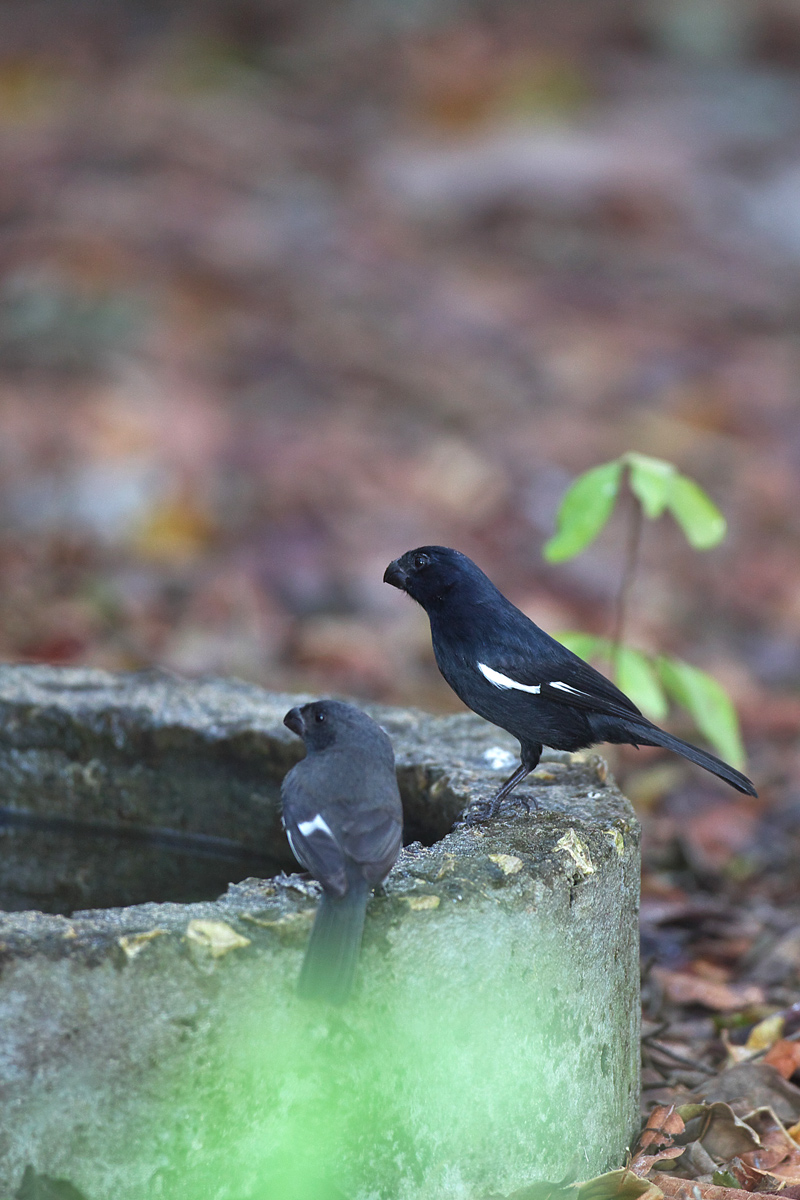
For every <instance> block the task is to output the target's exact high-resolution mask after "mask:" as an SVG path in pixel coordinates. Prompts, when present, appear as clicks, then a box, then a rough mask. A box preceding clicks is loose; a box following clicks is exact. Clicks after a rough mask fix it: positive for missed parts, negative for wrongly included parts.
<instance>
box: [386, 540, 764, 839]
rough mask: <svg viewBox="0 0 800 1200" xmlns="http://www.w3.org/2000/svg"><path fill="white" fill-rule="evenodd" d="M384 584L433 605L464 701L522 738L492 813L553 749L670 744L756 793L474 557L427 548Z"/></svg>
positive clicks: (435, 629)
mask: <svg viewBox="0 0 800 1200" xmlns="http://www.w3.org/2000/svg"><path fill="white" fill-rule="evenodd" d="M383 579H384V582H385V583H390V584H391V585H392V587H396V588H400V590H401V591H404V592H407V593H408V595H409V596H411V597H412V599H414V600H416V601H417V603H418V604H421V605H422V607H423V608H424V609H425V612H426V613H427V614H428V617H429V619H430V623H431V638H432V641H433V652H434V654H435V656H436V662H437V664H438V667H439V670H440V671H441V673H442V675H444V677H445V679H446V680H447V682H448V683H449V684H450V687H451V688H452V689H453V691H454V692H455V693H456V695H457V696H460V697H461V699H462V700H463V701H464V703H465V704H466V705H467V706H468V707H469V708H471V709H472V710H473V712H476V713H478V715H479V716H481V717H485V718H486V720H487V721H491V722H492V724H493V725H499V726H500V728H501V729H505V730H507V731H508V732H509V733H511V734H513V736H514V737H515V738H517V739H518V741H519V744H520V747H521V754H520V758H521V763H520V766H519V767H518V768H517V770H516V771H515V772H514V774H513V775H512V776H511V777H510V779H508V780H507V781H506V782H505V783H504V784H503V786H502V787H501V788H500V790H499V792H498V793H497V795H496V796H495V797H494V799H493V800H492V802H491V805H490V807H489V812H488V814H487V815H488V816H493V815H494V813H495V812H496V811H497V809H498V807H499V805H500V803H501V801H502V800H504V799H505V797H506V796H507V795H508V794H509V792H510V791H511V790H512V789H513V788H515V787H516V786H517V784H518V783H521V782H522V780H523V779H524V778H525V776H526V775H527V774H529V772H531V771H532V770H533V768H534V767H535V766H536V764H537V763H538V761H539V757H540V755H541V753H542V749H543V747H544V746H550V747H551V748H552V749H554V750H582V749H583V748H584V747H585V746H593V745H594V744H595V743H596V742H618V743H619V742H625V743H628V744H630V745H632V746H663V747H665V748H666V749H667V750H674V751H675V752H676V753H678V754H682V755H683V757H684V758H688V759H689V760H690V761H691V762H693V763H697V765H698V766H700V767H705V769H706V770H707V771H711V772H712V774H714V775H718V776H719V778H720V779H724V780H725V781H726V783H729V784H731V786H732V787H735V788H736V789H737V791H739V792H745V793H746V794H747V795H748V796H755V795H756V790H755V788H754V787H753V785H752V783H751V782H750V780H749V779H748V778H747V776H746V775H742V773H741V772H740V771H737V770H735V769H734V768H733V767H730V766H728V764H727V763H724V762H723V761H722V760H721V759H719V758H716V757H715V755H713V754H709V753H708V752H707V751H706V750H700V749H699V748H698V747H697V746H692V745H691V744H690V743H689V742H684V741H682V740H681V738H677V737H673V735H672V734H671V733H666V732H665V731H664V730H663V729H659V727H658V726H657V725H654V724H653V722H652V721H649V720H648V719H647V717H645V716H643V715H642V713H641V712H640V711H639V709H638V708H637V707H636V705H635V704H634V703H633V702H632V701H631V700H629V699H628V697H627V696H626V695H625V693H624V692H621V691H620V690H619V688H617V687H615V686H614V684H613V683H611V682H610V681H609V680H608V679H606V678H605V676H604V675H601V674H600V672H599V671H595V669H594V667H590V666H589V664H588V663H586V662H584V661H583V659H582V658H578V656H577V654H573V653H572V651H571V650H567V648H566V646H562V645H561V643H560V642H557V641H556V640H555V638H551V637H550V636H549V634H546V633H545V632H544V630H543V629H540V628H539V626H538V625H534V623H533V621H531V620H530V619H529V618H528V617H526V616H525V614H524V613H523V612H520V610H519V609H518V608H516V607H515V605H513V604H512V603H511V601H510V600H507V599H506V598H505V596H504V595H503V594H502V593H501V592H499V591H498V590H497V588H496V587H495V586H494V584H493V583H492V581H491V580H490V579H489V578H488V577H487V576H486V575H484V573H483V571H481V569H480V568H479V567H477V566H476V565H475V563H474V562H472V560H471V559H469V558H467V556H466V555H465V554H461V553H460V552H459V551H458V550H450V549H448V548H447V547H446V546H420V547H419V549H417V550H409V551H408V553H407V554H404V555H403V556H402V558H398V559H395V561H394V562H392V563H389V566H388V567H387V568H386V573H385V574H384V576H383Z"/></svg>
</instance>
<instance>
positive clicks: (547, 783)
mask: <svg viewBox="0 0 800 1200" xmlns="http://www.w3.org/2000/svg"><path fill="white" fill-rule="evenodd" d="M295 701H296V698H295V697H287V696H274V695H270V694H268V693H265V692H263V691H261V690H259V689H257V688H254V687H248V686H246V685H243V684H238V683H235V682H226V681H209V682H203V683H197V684H187V683H179V682H175V681H171V680H166V679H162V678H156V679H152V678H150V679H142V678H141V677H130V676H128V677H126V676H108V675H105V674H102V673H99V672H84V671H80V672H78V671H55V670H50V669H45V668H5V669H3V670H0V720H2V722H3V726H2V727H3V728H4V729H6V730H8V731H10V732H7V733H6V734H4V735H0V786H2V789H3V794H2V800H1V801H0V803H2V805H3V806H4V807H14V806H15V805H16V806H22V805H24V804H29V803H34V802H35V803H36V804H37V805H38V808H37V811H38V812H39V813H40V814H41V813H45V814H53V813H58V814H60V815H62V816H63V815H70V814H72V815H75V816H78V817H80V818H82V819H86V817H87V812H90V813H91V817H92V819H94V820H101V819H110V817H111V816H112V815H114V817H115V819H117V820H124V821H130V822H136V821H138V822H140V823H143V824H148V825H154V824H158V825H159V826H162V827H163V826H164V825H168V826H169V827H170V828H177V829H182V830H187V829H188V830H190V831H193V832H196V833H201V834H202V833H205V832H208V833H212V834H214V835H215V836H222V837H229V838H235V839H236V840H238V841H240V842H242V843H243V844H247V845H254V844H256V843H257V841H258V838H259V837H263V838H268V837H270V836H272V837H274V838H277V837H278V836H279V835H278V834H277V833H275V829H276V821H277V789H278V784H279V781H280V778H281V776H282V774H283V773H284V772H285V770H286V769H288V767H289V766H290V765H291V763H292V762H293V761H294V759H295V757H296V756H297V753H298V747H297V746H296V745H295V744H294V739H292V738H291V735H290V734H289V733H288V731H287V730H285V729H284V728H283V726H282V724H281V721H282V717H283V714H284V712H285V711H286V710H287V708H288V707H290V706H291V704H292V703H294V702H295ZM371 711H372V712H373V713H374V715H377V716H378V718H379V719H380V720H381V721H382V722H383V724H384V725H385V726H386V727H387V729H388V730H389V732H390V734H391V735H392V738H393V740H394V742H395V746H396V750H397V756H398V774H399V777H400V780H401V783H402V786H403V791H404V799H405V801H406V804H407V808H408V811H409V815H410V818H411V822H412V823H413V825H414V828H415V830H418V831H419V835H420V836H426V837H428V838H434V837H438V840H435V841H434V842H433V844H432V845H430V846H423V845H420V844H415V845H412V846H410V847H408V848H407V849H406V850H405V851H404V852H403V855H402V856H401V859H400V861H399V862H398V865H397V867H396V868H395V870H394V871H393V872H392V874H391V876H390V877H389V880H388V881H387V884H386V887H385V890H384V892H383V893H382V894H380V895H378V896H376V897H375V898H374V900H373V901H372V902H371V904H370V909H369V914H368V920H367V927H366V931H365V941H364V950H363V956H362V961H361V966H360V972H359V981H358V985H357V989H356V994H355V996H354V998H353V1001H352V1002H351V1003H350V1004H348V1005H346V1006H344V1007H343V1008H342V1009H339V1010H326V1009H325V1008H324V1007H322V1006H319V1005H308V1004H303V1003H301V1002H300V1001H299V1000H298V999H297V997H296V996H295V994H294V982H295V980H296V977H297V973H298V970H299V965H300V961H301V957H302V952H303V945H304V941H305V937H306V936H307V932H308V928H309V925H310V920H311V916H312V913H313V907H314V904H315V902H316V895H317V891H316V886H315V885H313V884H310V883H308V882H307V881H305V880H304V879H303V878H301V877H300V876H297V875H289V876H281V875H279V876H277V877H275V878H273V879H269V880H255V879H248V880H245V881H243V882H239V883H234V884H233V885H232V886H231V887H230V888H229V889H228V891H227V893H226V894H225V895H224V896H223V897H221V898H220V899H219V900H217V901H206V902H202V903H196V904H188V905H182V904H175V903H170V904H152V903H151V904H143V905H137V906H134V907H127V908H126V907H121V908H114V909H108V910H101V911H91V912H81V913H77V914H72V915H71V916H58V915H43V914H41V913H13V914H10V913H9V914H6V915H3V916H0V956H1V961H2V973H1V974H0V1097H1V1098H2V1101H3V1107H4V1111H5V1112H6V1114H8V1115H9V1118H10V1119H8V1120H6V1121H4V1122H3V1127H2V1130H1V1131H0V1194H2V1193H3V1192H7V1193H9V1194H11V1193H13V1191H14V1190H15V1189H16V1188H17V1187H18V1186H19V1181H20V1179H21V1177H22V1174H23V1171H24V1168H25V1166H26V1165H27V1164H28V1163H31V1164H32V1165H33V1166H34V1167H35V1168H36V1170H37V1171H40V1172H43V1173H46V1174H48V1175H50V1176H56V1177H58V1176H60V1177H63V1178H68V1179H70V1180H71V1181H72V1182H73V1183H74V1184H75V1185H76V1186H77V1187H79V1188H80V1189H81V1190H82V1191H83V1192H84V1193H85V1194H86V1196H87V1197H88V1200H104V1198H105V1197H108V1196H112V1195H113V1196H114V1197H115V1198H118V1200H134V1198H135V1200H140V1198H142V1197H148V1196H162V1197H166V1198H167V1200H217V1198H219V1200H223V1198H225V1200H228V1198H229V1200H251V1198H252V1200H268V1198H269V1200H271V1198H272V1197H275V1198H276V1200H277V1198H278V1197H280V1198H281V1200H289V1198H290V1197H303V1198H305V1197H308V1198H309V1200H311V1198H312V1197H313V1200H324V1198H325V1197H326V1196H331V1197H334V1196H338V1197H341V1196H345V1197H349V1198H351V1200H362V1198H363V1200H367V1198H370V1200H371V1198H377V1197H381V1198H384V1197H385V1198H386V1200H390V1198H391V1200H434V1198H435V1200H439V1198H441V1200H445V1198H446V1200H461V1198H462V1197H463V1200H478V1198H479V1197H482V1196H483V1195H485V1194H489V1193H495V1194H496V1193H501V1194H502V1193H508V1192H510V1191H513V1190H514V1189H516V1188H520V1187H522V1186H524V1185H525V1184H528V1183H531V1182H534V1181H536V1180H543V1179H551V1180H552V1179H558V1178H562V1177H563V1176H565V1175H567V1174H570V1173H571V1174H573V1175H574V1176H576V1177H578V1178H587V1177H589V1176H591V1175H593V1174H596V1173H598V1172H600V1171H602V1170H603V1169H605V1168H607V1167H613V1166H617V1165H620V1164H621V1162H622V1160H623V1158H624V1153H625V1149H626V1146H627V1145H628V1144H629V1142H630V1139H631V1137H632V1135H633V1132H634V1129H635V1126H636V1118H637V1101H638V1011H639V1009H638V963H637V923H636V911H637V898H638V869H639V860H638V829H637V826H636V823H635V820H634V818H633V815H632V812H631V810H630V807H629V805H628V804H627V802H626V801H625V800H624V798H623V797H622V796H621V795H620V793H619V792H618V791H617V789H616V788H615V787H614V785H613V783H611V782H610V781H608V780H603V779H602V778H601V775H602V772H600V773H598V770H597V769H596V767H595V766H594V765H592V764H588V765H579V766H578V765H576V766H565V765H559V764H555V765H552V766H548V767H547V768H546V769H545V770H544V771H543V772H541V774H540V777H538V778H537V776H534V777H533V778H532V780H531V783H530V786H529V787H526V788H523V789H521V793H522V796H523V797H525V798H528V799H531V798H534V797H535V799H536V801H537V803H538V805H539V808H538V810H537V811H534V812H532V813H531V814H530V815H528V814H521V815H517V816H514V817H513V819H503V820H497V821H495V822H494V823H493V824H491V825H488V826H483V827H476V828H473V829H466V830H461V831H458V832H455V833H450V834H445V833H444V830H445V829H447V828H448V827H449V826H450V824H451V822H452V820H453V818H454V817H455V815H456V814H457V812H458V811H459V810H460V809H461V808H462V807H463V806H464V805H465V804H466V803H468V802H470V801H471V800H474V799H479V798H484V797H485V796H486V795H488V794H489V793H490V792H491V790H492V789H493V788H494V787H495V786H496V783H497V779H498V777H499V775H500V774H501V772H498V771H495V770H492V769H490V767H489V765H487V764H488V763H489V762H497V761H498V759H500V760H501V759H502V753H501V752H502V751H503V750H504V749H505V750H513V743H510V742H509V741H508V740H507V739H504V737H503V735H501V734H499V732H498V731H497V730H495V729H493V728H492V727H490V726H487V725H486V724H485V723H484V722H482V721H480V720H479V719H478V718H475V717H473V716H471V715H465V716H457V717H447V718H431V717H428V716H426V715H425V714H421V713H417V712H411V711H408V710H391V709H371ZM159 747H161V748H162V749H163V751H164V757H163V759H161V758H160V757H159ZM176 748H178V749H179V753H178V752H177V750H176ZM42 755H45V756H50V757H49V762H50V764H51V768H52V764H53V763H55V762H56V761H57V763H58V765H57V766H56V767H55V768H52V769H53V770H55V776H58V775H59V774H63V775H64V776H65V778H66V783H65V787H64V791H63V792H62V793H59V791H58V786H57V778H56V777H54V775H53V773H52V770H51V773H50V774H48V776H47V779H46V786H45V787H43V788H42V790H41V792H37V790H36V783H35V763H36V762H39V763H40V762H41V761H42V757H41V756H42ZM237 756H239V757H237ZM190 759H194V765H193V766H192V767H191V769H188V768H187V766H186V764H187V763H188V762H189V760H190ZM209 762H210V763H211V764H212V765H213V763H215V762H224V763H227V764H229V766H230V773H231V778H230V780H228V779H227V777H226V775H225V772H220V773H219V774H215V775H214V777H213V778H214V787H215V791H216V803H215V804H213V803H212V799H213V796H212V794H211V792H209V791H208V790H206V791H203V790H202V789H201V802H200V803H199V805H198V806H197V807H196V808H195V806H194V804H193V790H194V788H195V787H196V786H197V781H198V775H199V773H201V771H202V767H203V764H204V763H209ZM140 763H141V770H140V771H137V769H138V768H139V766H140ZM90 764H92V765H91V768H90V772H89V774H90V777H91V776H93V777H95V778H96V777H98V776H100V777H101V778H102V780H103V783H102V787H100V788H99V791H98V790H96V789H94V787H87V785H86V784H85V778H86V768H87V765H90ZM78 768H80V770H78ZM143 776H146V780H147V781H148V784H149V786H151V787H152V789H153V795H154V801H153V804H154V809H155V815H153V810H151V809H149V808H148V803H147V786H145V783H144V782H143V779H142V777H143ZM76 781H77V782H76ZM15 787H17V790H16V791H15ZM34 798H35V799H34ZM226 808H227V812H228V815H227V817H226V815H225V813H226ZM120 813H121V814H122V815H121V816H120ZM271 831H272V832H271ZM274 853H275V854H277V855H280V854H281V853H283V851H282V850H281V849H278V848H277V847H276V848H274ZM287 861H288V860H287ZM112 866H113V864H112Z"/></svg>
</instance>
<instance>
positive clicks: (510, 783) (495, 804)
mask: <svg viewBox="0 0 800 1200" xmlns="http://www.w3.org/2000/svg"><path fill="white" fill-rule="evenodd" d="M534 765H535V764H534ZM532 770H533V767H529V766H527V764H526V763H524V762H523V763H520V764H519V766H518V767H517V769H516V771H515V772H514V774H513V775H511V776H510V778H508V779H507V780H506V781H505V783H504V784H503V786H502V787H501V788H500V791H499V792H498V793H497V794H496V795H495V796H493V797H492V800H491V803H490V804H489V808H488V811H487V813H486V820H487V821H490V820H491V819H492V817H493V816H494V815H495V813H496V812H497V810H498V808H499V807H500V805H501V804H502V803H503V801H504V800H505V798H506V796H508V795H510V793H511V792H513V790H514V788H515V787H516V786H517V784H518V783H522V781H523V779H524V778H525V776H526V775H530V773H531V771H532Z"/></svg>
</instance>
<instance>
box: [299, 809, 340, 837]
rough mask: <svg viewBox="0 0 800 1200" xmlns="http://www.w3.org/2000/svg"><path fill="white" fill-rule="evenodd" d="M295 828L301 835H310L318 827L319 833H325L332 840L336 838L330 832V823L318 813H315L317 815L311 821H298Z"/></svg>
mask: <svg viewBox="0 0 800 1200" xmlns="http://www.w3.org/2000/svg"><path fill="white" fill-rule="evenodd" d="M297 828H298V829H299V830H300V832H301V833H302V835H303V837H311V834H312V833H314V832H315V831H316V830H317V829H318V830H319V831H320V833H325V834H327V836H328V837H329V838H331V839H332V840H333V841H336V838H335V837H334V836H333V834H332V833H331V827H330V825H329V824H328V822H327V821H326V820H325V818H324V817H323V816H321V815H320V814H319V813H317V815H316V816H315V817H314V818H313V820H311V821H298V822H297Z"/></svg>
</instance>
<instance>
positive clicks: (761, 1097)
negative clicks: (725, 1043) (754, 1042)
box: [693, 1062, 800, 1126]
mask: <svg viewBox="0 0 800 1200" xmlns="http://www.w3.org/2000/svg"><path fill="white" fill-rule="evenodd" d="M693 1094H694V1095H695V1096H698V1097H700V1098H701V1099H704V1100H709V1101H712V1100H724V1101H725V1102H726V1103H728V1104H730V1105H731V1106H732V1107H733V1109H734V1112H738V1113H741V1114H745V1113H748V1112H752V1111H754V1110H755V1109H757V1108H771V1109H772V1111H773V1112H774V1113H775V1115H776V1116H777V1117H778V1119H779V1120H781V1121H783V1122H784V1124H785V1125H787V1126H789V1125H794V1124H795V1123H796V1122H797V1120H798V1118H800V1088H797V1087H795V1086H794V1084H791V1083H789V1081H788V1080H786V1079H784V1078H783V1077H782V1076H781V1075H779V1074H778V1072H777V1071H776V1070H775V1068H774V1067H771V1066H770V1065H769V1064H768V1063H763V1062H747V1063H738V1064H737V1065H736V1066H735V1067H729V1068H728V1069H727V1071H721V1072H720V1073H719V1075H715V1076H714V1078H713V1079H709V1081H708V1082H707V1083H704V1084H702V1085H701V1086H700V1087H698V1088H695V1090H694V1093H693Z"/></svg>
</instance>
